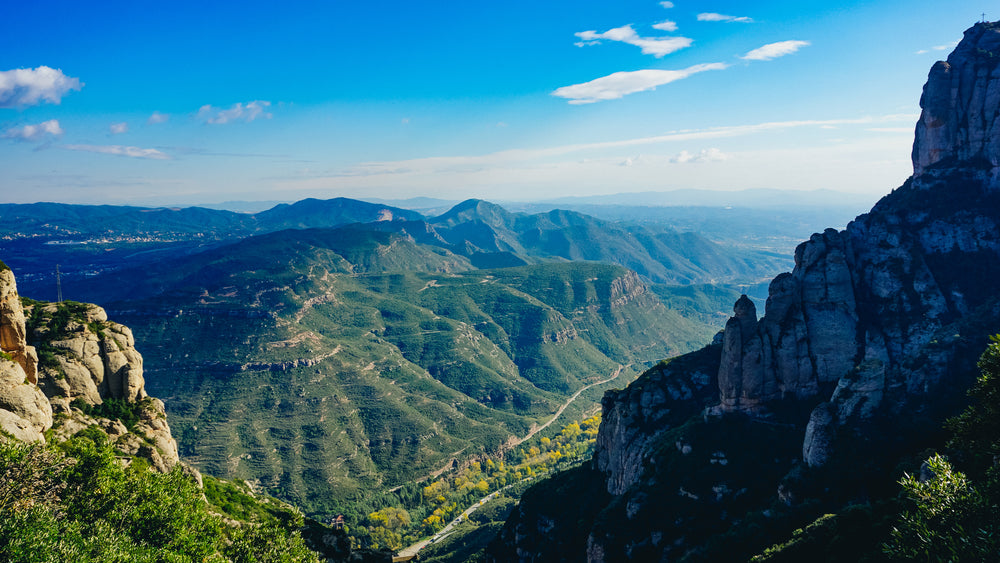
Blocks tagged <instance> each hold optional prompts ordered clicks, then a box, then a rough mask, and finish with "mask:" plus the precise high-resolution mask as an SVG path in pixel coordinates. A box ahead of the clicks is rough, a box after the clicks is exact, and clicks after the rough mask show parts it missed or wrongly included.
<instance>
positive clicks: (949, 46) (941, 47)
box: [916, 41, 958, 55]
mask: <svg viewBox="0 0 1000 563" xmlns="http://www.w3.org/2000/svg"><path fill="white" fill-rule="evenodd" d="M955 45H958V41H952V42H951V43H946V44H944V45H937V46H935V47H931V48H930V49H921V50H919V51H917V53H916V54H918V55H925V54H927V53H930V52H931V51H950V50H952V49H954V48H955Z"/></svg>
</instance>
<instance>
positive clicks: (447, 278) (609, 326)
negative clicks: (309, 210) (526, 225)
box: [85, 228, 716, 516]
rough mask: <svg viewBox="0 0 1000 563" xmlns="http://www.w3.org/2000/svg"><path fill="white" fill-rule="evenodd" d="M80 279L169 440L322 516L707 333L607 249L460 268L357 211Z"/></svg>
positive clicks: (588, 400)
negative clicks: (573, 258)
mask: <svg viewBox="0 0 1000 563" xmlns="http://www.w3.org/2000/svg"><path fill="white" fill-rule="evenodd" d="M91 284H92V285H91V286H89V287H88V288H85V289H86V290H87V292H88V298H97V300H99V301H101V302H104V303H108V308H109V310H110V313H111V315H112V316H113V317H114V318H116V319H118V320H120V321H121V322H123V323H125V324H127V325H128V326H130V327H131V328H132V330H133V331H134V333H135V335H136V339H137V341H138V342H141V343H142V348H141V349H140V351H141V352H142V353H143V355H144V358H145V367H146V381H147V387H148V389H149V390H150V392H151V393H152V394H155V395H157V396H159V397H162V398H163V399H164V400H165V402H166V404H167V405H168V410H169V411H170V420H171V426H172V427H173V428H174V431H175V435H177V436H178V437H179V439H178V442H179V443H180V444H181V445H180V448H181V455H182V457H183V458H185V459H186V460H188V461H189V462H191V463H193V464H194V465H196V466H197V467H199V468H200V469H202V470H203V471H205V472H207V473H209V474H212V475H217V476H220V477H226V478H240V479H246V480H248V481H251V482H254V483H256V484H259V485H260V486H262V487H263V488H264V489H265V490H267V491H269V492H271V493H273V494H275V495H277V496H279V497H280V498H283V499H285V500H288V501H291V502H293V503H295V504H296V505H298V506H302V507H304V509H305V510H306V511H307V512H308V513H310V514H314V515H318V516H325V515H331V514H336V513H337V512H338V511H340V509H341V508H342V507H344V506H346V504H347V503H349V502H350V501H351V500H352V499H355V500H356V499H358V498H360V497H364V496H366V495H370V494H371V492H372V491H374V490H384V489H386V488H391V487H394V486H397V485H400V484H403V483H406V482H408V481H411V480H414V479H418V478H421V477H423V476H426V475H428V474H430V473H432V472H434V471H437V470H440V469H442V468H444V467H446V466H449V465H450V464H452V463H454V462H455V461H456V460H458V461H463V460H466V459H468V458H470V457H472V456H476V455H479V454H483V453H487V452H497V451H501V450H503V449H505V448H506V447H508V445H509V444H510V443H512V442H511V440H512V439H513V438H516V437H520V436H525V435H526V434H528V433H529V432H530V431H531V429H532V428H533V427H535V426H538V425H541V424H544V423H545V422H547V421H548V420H550V419H551V418H552V416H553V415H554V414H555V413H556V412H557V411H558V410H559V408H560V407H561V406H562V405H563V404H564V403H566V402H567V400H568V398H569V397H570V396H572V395H573V394H575V393H577V392H579V391H582V390H583V389H584V388H585V387H587V386H589V385H592V384H595V383H597V382H599V381H602V380H605V379H608V378H610V377H612V376H613V375H615V374H616V373H619V372H618V369H619V366H624V365H629V364H636V369H635V370H634V371H633V370H632V369H631V368H626V369H623V370H621V372H620V376H619V377H618V378H617V379H615V380H614V381H609V382H607V383H604V384H601V385H595V386H593V387H591V388H588V389H586V391H585V392H584V393H583V394H582V395H581V396H580V398H579V399H578V400H576V401H575V402H573V403H572V404H571V405H569V407H568V408H567V409H566V411H565V412H566V416H571V415H579V414H581V413H583V412H584V411H585V410H586V409H588V408H591V407H592V406H593V405H595V404H596V401H597V400H598V399H599V398H600V396H601V394H602V393H603V390H604V389H607V388H609V387H612V386H614V387H621V386H624V385H625V384H627V383H628V381H630V380H631V378H632V377H633V376H634V374H635V373H637V372H638V371H641V369H642V367H644V366H645V365H648V364H649V363H650V362H654V361H657V360H659V359H660V358H663V357H667V356H671V355H674V354H677V353H679V352H683V351H686V350H689V349H691V348H692V347H693V346H694V345H696V344H697V343H699V342H704V340H705V339H706V338H710V336H711V334H712V333H714V332H715V330H716V329H715V328H714V327H710V326H707V325H705V324H704V323H700V322H697V321H692V320H689V319H687V318H685V317H682V316H681V315H679V314H678V313H677V312H676V311H673V310H670V309H667V308H666V307H665V306H664V305H663V304H662V302H660V300H659V299H658V298H657V297H656V295H655V294H654V293H653V292H652V291H650V290H649V289H647V287H646V286H645V285H644V284H643V283H642V282H641V280H640V278H639V277H638V276H637V275H636V274H634V273H633V272H630V271H628V270H626V269H624V268H622V267H620V266H613V265H608V264H600V263H593V262H574V263H556V264H540V265H528V266H521V267H516V268H501V269H493V270H473V269H472V267H471V265H470V264H469V261H468V260H467V259H466V258H463V257H461V256H457V255H455V254H452V253H450V252H448V251H446V250H443V249H441V248H435V247H430V246H426V245H421V244H417V243H415V242H413V241H412V240H411V239H409V238H407V237H405V236H401V235H398V234H394V233H386V232H378V231H370V230H365V229H361V228H343V229H336V230H333V229H311V230H299V231H282V232H278V233H272V234H269V235H263V236H259V237H252V238H250V239H245V240H243V241H241V242H238V243H236V244H233V245H229V246H225V247H221V248H218V249H215V250H212V251H209V252H205V253H202V254H200V255H196V256H193V257H190V258H186V259H183V260H180V261H175V262H166V263H161V264H158V265H156V266H153V267H148V268H144V269H142V270H133V271H125V272H120V273H119V274H118V275H117V276H116V283H115V284H109V283H108V282H106V281H104V280H102V279H100V278H98V279H96V280H94V281H92V282H91ZM115 296H119V299H118V300H116V301H112V300H113V299H114V297H115ZM121 297H126V298H125V299H121ZM109 302H110V303H109Z"/></svg>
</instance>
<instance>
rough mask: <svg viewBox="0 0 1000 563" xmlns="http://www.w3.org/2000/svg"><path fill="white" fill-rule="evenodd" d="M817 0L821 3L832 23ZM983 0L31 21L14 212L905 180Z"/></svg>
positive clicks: (18, 119) (23, 13) (3, 150)
mask: <svg viewBox="0 0 1000 563" xmlns="http://www.w3.org/2000/svg"><path fill="white" fill-rule="evenodd" d="M813 4H815V5H813ZM984 10H985V11H986V17H987V19H991V18H992V19H1000V11H998V13H996V14H991V13H990V12H989V6H988V5H987V3H984V2H971V1H965V0H956V1H951V2H947V3H944V2H941V1H940V0H937V1H925V0H915V1H914V0H910V1H905V2H904V1H879V2H862V1H856V2H840V3H837V4H826V3H822V4H821V3H803V2H791V1H773V2H769V1H760V2H755V3H746V2H730V1H720V2H707V1H702V0H677V1H675V2H659V1H656V0H653V1H616V2H590V1H575V2H563V1H558V0H550V1H546V2H537V1H534V2H522V1H520V0H508V1H507V2H503V3H477V2H451V1H438V2H433V1H432V2H405V3H404V2H392V1H390V2H380V3H348V2H341V1H319V0H316V1H310V2H296V1H290V2H285V3H282V4H281V5H280V6H279V5H278V4H276V3H274V2H240V3H228V2H197V3H195V2H186V1H176V2H157V3H152V2H141V1H140V2H136V1H134V0H132V1H129V2H115V1H108V2H78V1H73V2H60V1H55V2H9V3H6V4H5V5H4V7H2V8H0V20H2V21H4V25H3V28H4V29H3V33H0V170H2V173H0V201H3V202H14V203H25V202H33V201H64V202H71V203H116V204H121V203H127V204H137V205H177V204H198V203H214V202H221V201H229V200H251V201H252V200H284V201H290V200H297V199H301V198H303V197H320V198H329V197H337V196H346V197H359V198H364V197H380V198H408V197H415V196H430V197H442V198H448V199H464V198H467V197H481V198H485V199H492V200H533V199H542V198H549V197H561V196H566V195H589V194H609V193H618V192H636V191H666V190H672V189H682V188H700V189H716V190H733V189H746V188H781V189H821V188H822V189H834V190H841V191H850V192H859V193H866V194H871V195H872V198H873V200H874V198H876V197H878V196H880V195H882V194H884V193H888V191H890V190H891V189H893V188H894V187H896V186H898V185H899V184H901V183H902V181H903V180H904V179H905V178H906V176H907V175H908V174H909V173H910V171H911V166H910V161H909V151H910V146H911V143H912V135H913V133H912V132H913V127H914V124H915V122H916V118H917V115H918V113H919V107H918V100H919V96H920V88H921V86H922V85H923V82H924V81H925V80H926V77H927V72H928V70H929V68H930V66H931V64H933V62H934V61H935V60H938V59H943V58H945V57H946V56H947V54H948V52H950V50H951V48H952V47H953V46H954V45H955V43H956V42H957V41H958V40H959V39H960V38H961V36H962V32H963V31H964V30H965V29H966V28H967V27H969V26H970V25H972V24H973V23H974V22H975V21H978V20H979V19H980V17H981V16H980V14H981V13H982V12H983V11H984Z"/></svg>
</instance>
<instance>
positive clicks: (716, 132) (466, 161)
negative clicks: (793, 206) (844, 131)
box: [347, 114, 920, 175]
mask: <svg viewBox="0 0 1000 563" xmlns="http://www.w3.org/2000/svg"><path fill="white" fill-rule="evenodd" d="M919 117H920V116H919V115H917V114H890V115H882V116H871V117H857V118H848V119H824V120H799V121H769V122H764V123H755V124H751V125H731V126H725V127H710V128H707V129H692V130H684V131H671V132H669V133H665V134H663V135H655V136H651V137H638V138H635V139H624V140H620V141H605V142H598V143H579V144H575V145H559V146H554V147H548V148H543V149H533V150H524V149H514V150H507V151H499V152H495V153H489V154H485V155H479V156H443V157H428V158H418V159H410V160H398V161H386V162H368V163H362V164H360V165H358V166H357V167H355V168H353V169H352V170H351V171H350V172H349V173H348V174H347V175H371V174H381V173H402V172H410V171H414V170H426V169H433V170H444V169H448V168H452V167H463V168H465V167H470V166H485V165H488V164H504V163H509V162H516V161H526V160H534V159H541V158H551V157H557V156H562V155H566V154H572V153H577V152H584V151H595V150H608V149H616V148H624V147H634V146H643V145H652V144H657V143H668V142H675V141H703V140H708V139H725V138H731V137H741V136H746V135H755V134H758V133H766V132H769V131H779V130H782V129H800V128H806V127H830V126H844V125H878V124H883V123H899V122H906V123H915V122H916V120H917V119H918V118H919Z"/></svg>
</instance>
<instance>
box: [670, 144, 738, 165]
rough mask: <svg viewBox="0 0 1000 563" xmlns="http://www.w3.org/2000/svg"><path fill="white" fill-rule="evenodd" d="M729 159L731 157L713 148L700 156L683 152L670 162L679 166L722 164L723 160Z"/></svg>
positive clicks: (703, 151) (704, 151)
mask: <svg viewBox="0 0 1000 563" xmlns="http://www.w3.org/2000/svg"><path fill="white" fill-rule="evenodd" d="M728 158H729V156H728V155H726V154H725V153H723V152H722V151H720V150H719V149H716V148H711V149H703V150H702V151H701V152H699V153H698V154H692V153H690V152H688V151H681V152H680V153H678V154H677V156H675V157H673V158H671V159H670V162H673V163H677V164H683V163H686V162H695V163H701V162H721V161H723V160H727V159H728Z"/></svg>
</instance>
